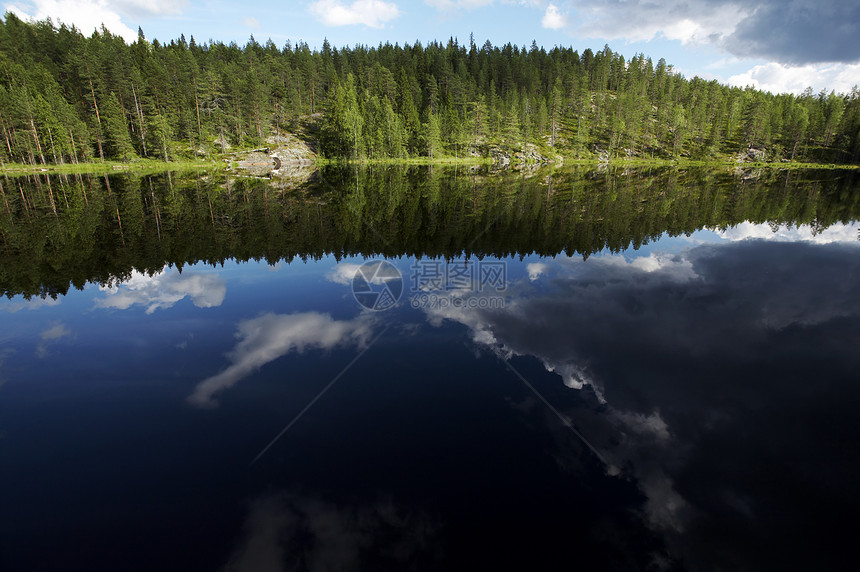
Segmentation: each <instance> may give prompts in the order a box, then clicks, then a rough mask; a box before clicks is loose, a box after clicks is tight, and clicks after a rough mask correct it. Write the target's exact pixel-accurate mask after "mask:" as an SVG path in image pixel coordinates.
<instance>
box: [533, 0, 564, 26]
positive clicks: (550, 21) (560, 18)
mask: <svg viewBox="0 0 860 572" xmlns="http://www.w3.org/2000/svg"><path fill="white" fill-rule="evenodd" d="M540 23H541V26H543V27H544V28H549V29H550V30H560V29H561V28H564V27H565V26H567V16H565V15H564V14H562V13H561V11H560V10H559V9H558V6H556V5H555V4H549V5H547V7H546V12H544V14H543V18H542V19H541V21H540Z"/></svg>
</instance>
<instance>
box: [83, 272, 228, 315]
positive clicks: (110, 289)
mask: <svg viewBox="0 0 860 572" xmlns="http://www.w3.org/2000/svg"><path fill="white" fill-rule="evenodd" d="M99 289H100V290H101V291H103V292H104V293H105V297H104V298H100V299H97V300H96V306H98V307H100V308H114V309H117V310H126V309H128V308H131V307H132V306H134V305H137V304H139V305H142V306H146V313H147V314H152V313H153V312H155V311H156V310H158V309H163V308H171V307H172V306H173V305H174V304H176V303H177V302H179V301H180V300H182V299H183V298H185V297H190V298H191V302H192V303H193V304H194V305H195V306H197V307H198V308H214V307H216V306H220V305H221V304H222V302H224V296H225V295H226V293H227V285H226V284H225V283H224V280H222V279H221V278H219V277H218V276H217V275H215V274H200V273H195V272H188V271H186V272H185V273H184V274H180V273H179V272H178V271H177V270H172V269H171V270H162V271H161V272H157V273H155V274H153V275H152V276H149V275H147V274H143V273H141V272H138V271H136V270H135V271H133V272H132V274H131V278H129V279H128V280H127V281H125V282H123V283H122V284H118V285H115V286H113V285H112V286H101V287H99Z"/></svg>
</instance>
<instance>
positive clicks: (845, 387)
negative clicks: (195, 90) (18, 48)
mask: <svg viewBox="0 0 860 572" xmlns="http://www.w3.org/2000/svg"><path fill="white" fill-rule="evenodd" d="M752 175H758V176H752V177H751V176H750V174H749V173H747V174H740V173H739V174H720V173H714V172H707V171H683V172H678V171H658V172H648V171H633V172H610V173H598V172H591V171H577V170H556V171H555V172H553V173H550V172H537V173H532V174H528V175H522V174H519V175H489V174H487V173H484V172H468V171H466V172H462V171H460V172H457V171H453V170H438V169H437V170H434V171H430V170H428V169H426V168H425V169H411V170H399V169H378V170H362V171H353V170H349V169H345V170H337V169H333V170H328V171H326V172H324V173H317V174H315V175H313V176H312V177H311V179H310V180H309V181H306V182H302V181H292V182H290V183H285V182H281V183H270V182H268V181H263V180H256V179H236V178H229V179H228V178H226V177H225V176H224V175H222V174H206V173H201V174H200V175H199V176H197V177H180V176H177V175H170V176H166V175H165V176H157V177H132V176H126V175H123V176H114V177H111V178H109V179H107V180H105V179H104V178H90V177H83V178H66V179H57V178H50V179H49V178H45V177H41V178H30V179H4V180H3V181H2V189H3V196H2V200H3V204H2V205H0V230H2V233H3V243H2V249H0V288H2V292H3V294H5V295H6V296H5V298H4V299H3V300H0V320H2V321H0V325H2V329H0V569H2V570H4V571H5V570H10V571H16V570H260V571H265V570H457V569H468V570H486V569H492V568H496V569H524V570H541V569H550V568H552V569H558V568H581V569H611V570H639V569H654V570H660V569H692V570H711V569H756V570H757V569H781V570H786V569H838V568H841V567H844V566H845V565H846V564H847V563H849V562H851V561H853V559H854V556H853V533H852V530H853V527H851V526H850V522H852V521H853V520H854V518H855V515H856V514H857V511H858V509H860V498H858V497H860V493H858V487H857V486H856V483H857V482H858V478H859V477H860V457H859V456H858V455H860V430H858V422H857V413H856V412H857V411H858V408H860V385H858V382H860V379H858V373H857V372H858V371H860V367H859V366H860V352H858V348H860V242H858V232H860V224H858V223H857V222H856V221H857V220H858V219H860V179H858V178H857V176H856V175H852V174H850V173H844V172H823V173H822V172H795V173H791V174H788V173H785V172H783V173H770V174H768V173H762V174H752ZM370 261H379V262H377V263H376V264H368V265H365V263H367V262H370ZM363 265H365V266H363ZM362 304H364V306H363V305H362ZM365 306H369V307H375V309H368V308H367V307H365Z"/></svg>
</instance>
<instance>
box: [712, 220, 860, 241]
mask: <svg viewBox="0 0 860 572" xmlns="http://www.w3.org/2000/svg"><path fill="white" fill-rule="evenodd" d="M715 232H716V233H717V235H718V236H719V237H720V238H722V239H725V240H731V241H736V240H747V239H766V240H775V241H780V242H801V241H802V242H814V243H816V244H830V243H833V242H842V243H846V244H856V245H860V242H858V238H860V223H857V222H853V223H850V224H834V225H833V226H830V227H827V228H825V229H823V230H821V231H818V232H816V231H815V230H814V229H813V228H812V227H811V226H810V225H808V224H802V225H800V226H796V227H792V226H791V225H785V224H781V225H778V226H771V225H769V224H757V223H752V222H742V223H740V224H738V225H735V226H733V227H731V228H727V229H725V230H719V231H715Z"/></svg>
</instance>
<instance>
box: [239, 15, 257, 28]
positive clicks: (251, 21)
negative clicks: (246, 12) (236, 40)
mask: <svg viewBox="0 0 860 572" xmlns="http://www.w3.org/2000/svg"><path fill="white" fill-rule="evenodd" d="M242 25H244V26H245V27H246V28H251V29H252V30H259V29H260V21H259V20H258V19H256V18H254V17H253V16H248V17H247V18H245V19H244V20H242Z"/></svg>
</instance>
